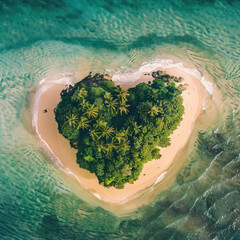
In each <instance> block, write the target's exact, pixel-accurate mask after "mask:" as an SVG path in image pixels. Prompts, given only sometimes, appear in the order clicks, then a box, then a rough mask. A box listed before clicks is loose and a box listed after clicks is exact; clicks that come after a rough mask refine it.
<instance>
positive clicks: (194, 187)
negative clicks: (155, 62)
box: [0, 1, 240, 239]
mask: <svg viewBox="0 0 240 240" xmlns="http://www.w3.org/2000/svg"><path fill="white" fill-rule="evenodd" d="M0 11H1V14H0V18H1V21H0V36H1V39H2V41H1V43H0V50H1V52H0V76H1V78H0V79H1V81H0V108H1V117H0V136H1V144H0V154H1V170H0V171H1V173H0V181H1V183H2V184H1V224H0V234H1V238H2V239H9V238H14V239H29V238H32V239H54V238H56V239H76V238H78V239H134V238H135V239H154V238H155V239H169V238H172V239H185V238H187V237H188V238H190V239H199V238H200V239H213V238H214V237H216V236H217V237H218V238H219V239H224V238H226V239H238V237H239V235H240V233H239V229H240V219H239V208H240V206H239V201H238V199H239V198H240V195H239V150H240V149H239V100H240V97H239V90H240V84H239V68H240V67H239V55H240V52H239V47H238V43H239V40H240V39H239V36H240V34H238V32H239V27H238V26H239V24H240V17H239V16H240V6H239V2H238V1H209V2H208V1H203V2H201V4H200V3H199V2H198V1H191V2H188V1H161V4H159V6H158V5H157V4H156V3H155V2H154V3H152V2H151V1H148V2H146V1H140V2H139V3H138V4H135V3H134V2H133V1H124V2H122V3H121V4H120V3H119V4H118V3H116V2H112V1H110V2H109V1H108V2H105V1H88V2H85V1H81V2H80V3H79V2H77V1H58V2H56V1H41V2H40V1H39V2H38V1H34V3H32V4H31V3H30V2H28V1H27V2H26V1H22V2H20V1H17V2H15V1H12V2H7V3H6V2H5V3H1V4H0ZM163 55H175V56H176V57H177V58H181V59H183V60H188V61H190V62H191V63H193V64H194V65H195V66H197V67H198V68H199V69H200V70H201V71H202V72H203V74H204V75H208V74H209V75H210V76H211V77H213V78H214V81H215V83H216V85H217V86H218V87H219V89H220V91H221V92H222V94H223V102H224V106H223V109H220V110H219V113H220V115H219V117H218V121H217V122H216V123H215V124H212V126H211V128H209V129H207V130H205V131H200V132H199V134H198V139H197V140H196V141H195V142H194V143H193V144H192V145H193V147H192V151H190V152H189V153H188V155H187V159H186V163H185V165H184V168H183V169H182V170H181V171H180V173H179V174H178V176H177V177H176V180H175V181H174V183H173V184H172V185H171V187H170V188H169V189H167V190H166V191H164V192H163V193H161V194H160V195H158V196H156V198H155V200H154V201H153V202H152V203H151V204H150V205H148V206H144V207H142V208H140V209H139V210H137V211H136V212H134V213H131V214H127V216H122V217H119V216H115V215H114V214H113V213H111V212H110V211H106V210H104V209H103V208H101V207H95V204H94V202H92V201H91V199H86V198H85V197H84V196H81V193H78V191H77V189H75V186H73V184H71V183H70V182H69V181H68V180H67V179H66V178H65V177H64V175H63V174H62V173H61V172H60V171H59V170H58V168H57V167H56V166H54V165H53V164H52V162H51V161H50V160H49V159H48V158H46V157H45V156H44V155H43V154H42V153H41V152H40V149H39V146H38V144H37V141H36V139H35V137H34V135H33V133H32V131H31V129H30V128H29V127H28V126H29V125H28V124H24V123H23V122H24V121H23V119H30V116H31V113H30V111H29V110H28V109H29V98H30V97H29V95H30V96H31V93H33V92H34V91H35V88H36V86H37V85H38V82H39V81H41V80H42V79H44V78H46V77H51V76H52V75H55V74H57V73H59V72H80V73H82V75H83V76H84V75H85V74H86V73H88V71H89V70H92V71H105V70H106V68H107V69H109V70H111V71H118V70H119V69H121V71H123V70H124V69H126V68H131V69H132V68H138V67H139V66H141V64H142V63H143V62H145V61H150V60H152V59H156V58H159V57H160V56H163ZM83 199H84V200H83Z"/></svg>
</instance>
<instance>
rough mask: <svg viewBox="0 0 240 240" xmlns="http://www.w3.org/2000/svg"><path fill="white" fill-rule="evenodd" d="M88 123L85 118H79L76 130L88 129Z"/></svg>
mask: <svg viewBox="0 0 240 240" xmlns="http://www.w3.org/2000/svg"><path fill="white" fill-rule="evenodd" d="M89 123H90V121H89V120H88V119H87V118H86V117H81V118H80V120H79V122H78V129H82V130H85V129H87V128H89V127H90V125H89Z"/></svg>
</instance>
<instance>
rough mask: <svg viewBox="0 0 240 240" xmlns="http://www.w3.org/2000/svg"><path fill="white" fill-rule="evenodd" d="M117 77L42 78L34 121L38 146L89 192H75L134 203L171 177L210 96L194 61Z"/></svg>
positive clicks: (148, 196) (161, 187) (163, 185)
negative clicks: (191, 63) (132, 78)
mask: <svg viewBox="0 0 240 240" xmlns="http://www.w3.org/2000/svg"><path fill="white" fill-rule="evenodd" d="M172 65H173V64H172ZM119 76H121V75H116V74H114V75H113V76H112V77H110V76H107V75H103V74H95V75H91V74H90V75H88V76H87V77H85V78H83V77H82V78H83V79H82V78H80V77H79V75H78V74H74V73H62V74H58V75H57V76H56V77H54V76H52V77H49V78H47V79H44V80H43V81H41V82H40V86H39V88H38V89H37V92H36V94H35V97H34V101H33V108H32V109H33V119H32V123H33V128H34V130H35V133H36V135H37V136H38V138H39V140H40V141H39V142H40V146H41V149H42V150H43V151H44V152H45V153H46V154H47V155H48V156H49V157H50V158H51V159H52V160H53V161H54V162H55V163H56V165H57V166H58V167H59V168H60V169H62V170H63V171H64V172H65V173H67V174H68V176H69V177H70V178H68V179H72V180H73V181H75V179H77V180H78V182H79V183H80V185H81V186H82V187H83V188H84V189H86V190H87V192H86V191H85V190H83V189H82V188H79V187H77V186H78V185H75V184H74V185H73V187H74V189H76V191H79V190H80V193H81V196H86V197H87V196H88V197H87V199H89V197H90V196H91V195H88V194H87V193H91V194H93V195H94V196H96V197H97V198H99V199H101V200H103V201H105V202H108V203H112V204H118V206H119V204H123V203H126V202H128V203H129V204H131V203H133V202H134V203H133V208H136V207H137V206H140V205H141V204H143V203H144V201H145V200H144V201H142V200H140V198H139V197H140V196H142V197H144V198H145V197H146V201H150V200H151V199H152V197H151V196H150V195H153V196H154V194H155V191H150V192H151V193H152V194H143V193H145V192H146V191H148V190H153V189H155V186H156V187H157V189H159V190H160V189H166V188H167V187H168V186H170V184H171V183H172V182H173V181H172V180H174V178H175V176H176V174H177V173H178V172H179V171H180V169H181V167H182V166H183V163H184V160H185V159H186V155H185V153H186V154H187V151H188V147H187V146H188V142H189V140H190V137H191V136H192V132H193V129H194V127H195V122H196V120H197V119H198V117H199V116H200V114H201V113H202V112H203V107H204V106H208V104H209V101H211V95H209V93H208V91H207V90H206V88H205V87H204V85H203V84H204V82H203V84H202V77H201V74H200V73H199V72H198V70H197V69H196V68H194V67H193V68H184V67H183V66H182V65H181V66H180V67H179V64H176V67H175V66H173V67H172V68H170V67H169V68H167V70H165V69H163V68H158V69H155V70H153V71H145V72H144V71H143V72H142V73H141V76H140V77H139V78H138V79H137V80H136V78H135V79H134V80H132V81H131V79H130V78H129V75H127V77H125V76H124V78H123V79H124V81H123V80H121V78H119ZM125 82H126V83H125ZM207 83H209V82H207ZM209 84H210V83H209ZM204 108H205V107H204ZM195 135H196V134H194V136H195ZM160 154H161V155H160ZM64 176H65V175H64ZM71 176H72V177H73V178H72V177H71ZM159 182H161V183H159ZM158 183H159V184H158ZM153 186H154V187H153ZM75 187H76V188H75ZM152 187H153V188H152ZM159 187H160V188H159ZM81 189H82V190H81ZM82 191H83V192H84V194H82ZM150 192H149V191H148V193H150ZM85 193H86V194H85ZM142 197H141V199H142ZM148 198H149V200H148ZM131 199H135V200H134V201H130V202H129V200H131ZM138 199H139V201H138ZM136 201H137V202H136ZM129 204H128V205H129ZM125 205H126V204H124V206H125ZM121 206H123V205H121ZM129 206H130V205H129Z"/></svg>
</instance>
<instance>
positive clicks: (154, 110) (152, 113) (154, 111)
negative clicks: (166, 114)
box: [148, 105, 161, 117]
mask: <svg viewBox="0 0 240 240" xmlns="http://www.w3.org/2000/svg"><path fill="white" fill-rule="evenodd" d="M160 112H161V110H160V108H159V107H157V106H156V105H153V106H152V107H151V109H150V110H149V111H148V114H149V115H150V116H151V117H154V116H156V115H158V114H159V113H160Z"/></svg>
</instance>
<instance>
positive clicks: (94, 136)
mask: <svg viewBox="0 0 240 240" xmlns="http://www.w3.org/2000/svg"><path fill="white" fill-rule="evenodd" d="M89 135H90V136H91V138H92V140H93V141H96V140H97V139H98V137H99V132H98V131H97V129H95V128H93V129H90V130H89Z"/></svg>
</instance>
